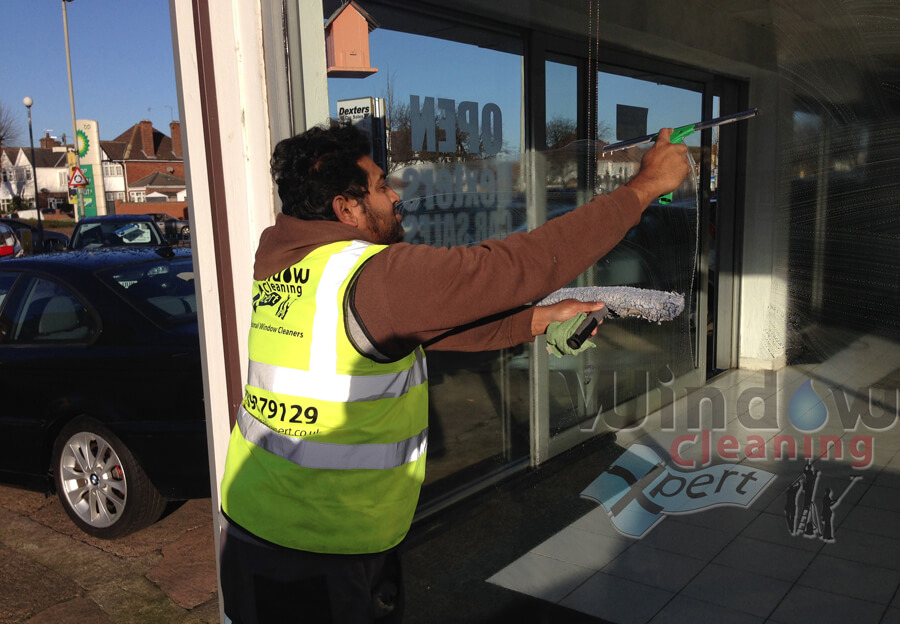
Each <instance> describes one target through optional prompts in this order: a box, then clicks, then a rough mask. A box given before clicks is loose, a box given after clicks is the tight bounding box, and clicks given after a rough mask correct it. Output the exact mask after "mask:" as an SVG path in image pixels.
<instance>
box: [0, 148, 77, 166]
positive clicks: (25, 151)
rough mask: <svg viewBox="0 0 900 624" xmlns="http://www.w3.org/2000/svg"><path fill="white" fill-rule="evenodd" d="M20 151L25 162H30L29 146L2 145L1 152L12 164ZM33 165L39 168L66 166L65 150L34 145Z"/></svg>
mask: <svg viewBox="0 0 900 624" xmlns="http://www.w3.org/2000/svg"><path fill="white" fill-rule="evenodd" d="M20 150H21V152H22V157H23V158H24V159H25V162H27V163H28V164H31V148H30V147H4V148H3V152H4V153H5V154H6V156H7V157H8V158H9V160H10V162H12V163H13V164H15V163H16V159H17V158H18V154H19V151H20ZM34 160H35V163H34V166H35V167H40V168H50V169H52V168H55V167H65V166H66V153H65V152H56V151H53V149H48V148H43V147H36V148H34Z"/></svg>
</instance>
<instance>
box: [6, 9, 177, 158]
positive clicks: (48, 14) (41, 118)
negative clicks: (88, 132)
mask: <svg viewBox="0 0 900 624" xmlns="http://www.w3.org/2000/svg"><path fill="white" fill-rule="evenodd" d="M0 4H2V10H3V19H2V20H0V42H2V43H3V54H2V58H3V63H2V69H0V102H2V103H3V106H4V108H9V109H10V110H12V112H13V113H14V114H15V115H17V116H18V115H20V114H21V124H20V129H21V130H22V133H21V136H20V141H19V143H20V144H21V145H27V143H28V122H27V112H26V109H25V106H24V105H23V104H22V98H24V97H25V96H30V97H31V98H32V99H34V105H33V106H32V109H31V117H32V126H33V129H34V140H35V144H37V143H38V140H39V139H40V137H42V136H44V131H45V129H49V130H51V132H50V134H51V135H55V136H58V137H62V135H63V133H65V135H66V137H67V139H69V140H71V136H72V112H71V108H70V106H69V83H68V76H67V72H66V48H65V38H64V35H63V15H62V2H61V1H60V0H0ZM66 12H67V13H68V22H69V50H70V53H71V56H72V80H73V84H74V87H75V113H76V115H77V117H78V118H79V119H95V120H97V122H98V123H99V126H100V138H101V139H103V140H109V139H113V138H115V137H117V136H118V135H119V134H121V133H122V132H124V131H125V130H127V129H128V128H129V127H131V126H132V125H134V124H136V123H138V122H139V121H140V120H141V119H150V120H151V121H152V122H153V125H154V126H155V127H156V128H157V129H159V130H160V131H162V132H163V133H165V134H169V122H170V121H172V119H178V95H177V92H176V88H175V67H174V58H173V52H172V30H171V26H170V22H169V3H168V0H74V2H69V3H67V5H66ZM148 109H149V111H148Z"/></svg>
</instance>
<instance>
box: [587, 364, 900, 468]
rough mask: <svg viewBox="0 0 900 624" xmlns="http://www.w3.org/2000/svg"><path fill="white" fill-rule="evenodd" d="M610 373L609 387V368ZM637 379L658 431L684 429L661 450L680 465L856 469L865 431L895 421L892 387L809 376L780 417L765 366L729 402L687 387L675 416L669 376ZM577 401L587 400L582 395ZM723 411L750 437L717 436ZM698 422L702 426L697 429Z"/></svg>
mask: <svg viewBox="0 0 900 624" xmlns="http://www.w3.org/2000/svg"><path fill="white" fill-rule="evenodd" d="M611 375H612V376H613V378H614V379H613V381H612V383H613V384H614V383H615V381H616V380H615V373H614V372H613V373H611ZM640 377H641V378H642V379H643V380H644V383H646V385H647V388H646V392H647V393H650V392H651V391H653V390H654V389H655V390H658V391H659V392H660V393H661V394H662V397H663V402H664V403H667V405H665V406H664V407H662V408H661V409H660V410H659V414H660V429H661V430H662V431H676V429H677V430H679V431H685V430H686V431H687V432H686V433H683V434H682V435H679V436H677V437H675V438H674V439H673V440H672V442H671V444H670V447H669V454H670V456H671V458H672V462H673V463H674V464H675V465H676V466H679V467H681V468H688V469H691V468H700V467H703V466H708V465H710V464H711V463H712V462H713V460H724V461H730V462H734V461H741V460H743V459H750V460H754V459H755V460H768V459H774V460H796V459H801V458H806V459H819V460H837V461H849V462H850V464H851V465H852V466H853V468H855V469H857V470H864V469H866V468H869V467H871V466H872V463H873V461H874V455H875V437H874V436H873V435H872V434H873V432H879V431H886V430H888V429H891V428H892V427H894V426H895V425H896V424H897V421H898V419H900V389H897V388H890V387H883V388H882V387H870V388H865V387H863V388H858V389H856V390H852V389H849V388H842V387H833V388H832V387H829V386H828V385H827V384H825V383H820V382H818V381H817V382H816V383H815V386H814V385H813V381H812V380H807V381H806V382H805V383H803V384H802V385H800V387H798V388H797V390H795V391H794V393H793V394H792V395H791V397H790V400H789V402H788V405H787V410H786V411H787V414H786V418H785V415H784V413H783V412H784V411H785V410H784V407H783V406H781V405H779V404H778V402H777V397H778V376H777V373H775V372H774V371H765V372H764V373H763V385H762V386H761V387H752V386H751V387H748V388H746V389H744V390H743V391H742V392H741V393H740V395H738V398H737V402H736V404H735V405H733V406H729V405H728V400H727V399H726V397H725V394H723V392H722V390H720V389H718V388H715V387H711V386H707V387H702V388H687V391H688V394H687V409H686V412H687V414H686V415H683V414H680V413H677V412H678V411H679V408H678V405H679V404H677V403H676V398H677V397H676V396H675V389H674V388H673V387H672V385H673V384H672V382H673V381H674V380H673V379H670V380H669V381H667V382H666V381H662V380H660V384H659V386H658V387H657V388H650V387H649V386H650V381H649V380H650V376H649V373H646V372H643V373H641V375H640ZM600 383H601V384H603V383H605V381H601V382H600ZM612 387H615V385H613V386H612ZM583 398H584V399H585V404H586V405H587V404H588V402H589V401H588V400H587V397H583ZM729 408H731V409H729ZM728 414H730V415H732V416H735V417H736V421H737V424H738V425H740V427H742V428H743V430H744V431H743V432H741V433H742V434H743V433H745V432H747V431H749V432H750V434H749V435H732V434H730V433H725V431H726V429H727V428H728V427H726V422H728V421H730V420H732V418H726V415H728ZM601 416H602V417H603V421H604V423H605V424H606V425H607V426H608V427H610V428H612V429H635V428H638V427H642V426H643V425H644V423H646V421H647V419H648V418H649V414H645V415H644V416H643V417H641V418H640V419H639V420H638V421H637V422H629V419H628V418H627V417H625V416H623V415H620V414H618V413H617V412H616V410H615V409H612V410H604V409H603V407H602V406H601V407H600V410H599V411H598V412H597V417H596V418H595V419H594V421H593V423H592V425H591V427H590V428H591V429H593V428H595V427H596V426H597V424H598V423H599V420H600V417H601ZM632 418H633V417H632ZM701 420H703V421H705V422H707V423H709V426H708V427H703V426H701ZM676 421H677V422H678V426H677V427H676ZM826 427H827V430H826ZM731 428H732V430H733V428H734V423H732V424H731ZM850 434H852V435H850ZM698 446H699V450H700V453H699V457H697V453H696V451H697V450H698V448H697V447H698Z"/></svg>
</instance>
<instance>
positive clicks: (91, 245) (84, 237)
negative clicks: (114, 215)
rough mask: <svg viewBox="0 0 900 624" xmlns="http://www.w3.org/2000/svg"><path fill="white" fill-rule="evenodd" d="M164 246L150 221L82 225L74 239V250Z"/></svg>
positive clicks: (104, 222) (102, 222) (103, 222)
mask: <svg viewBox="0 0 900 624" xmlns="http://www.w3.org/2000/svg"><path fill="white" fill-rule="evenodd" d="M162 244H163V241H162V239H161V238H160V236H159V232H158V230H157V229H156V227H154V225H153V224H152V223H151V222H149V221H131V222H127V221H100V222H95V223H81V224H79V226H78V228H77V229H76V231H75V233H74V235H73V238H72V247H73V248H74V249H96V248H98V247H120V246H129V245H162Z"/></svg>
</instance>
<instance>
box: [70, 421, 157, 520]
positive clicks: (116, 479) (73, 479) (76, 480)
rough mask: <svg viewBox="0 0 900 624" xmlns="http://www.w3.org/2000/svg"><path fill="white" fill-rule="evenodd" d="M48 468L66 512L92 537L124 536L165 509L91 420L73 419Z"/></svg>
mask: <svg viewBox="0 0 900 624" xmlns="http://www.w3.org/2000/svg"><path fill="white" fill-rule="evenodd" d="M53 466H54V468H53V472H54V478H55V481H56V490H57V494H58V496H59V499H60V500H61V501H62V504H63V507H64V508H65V510H66V513H67V514H68V515H69V517H70V518H71V519H72V520H73V521H74V522H75V524H76V525H78V527H79V528H81V529H82V530H83V531H84V532H85V533H88V534H89V535H93V536H94V537H101V538H114V537H121V536H123V535H127V534H129V533H132V532H134V531H137V530H138V529H141V528H144V527H145V526H148V525H150V524H152V523H153V522H155V521H156V520H157V519H158V518H159V516H160V515H161V514H162V512H163V510H164V509H165V505H166V500H165V499H164V498H162V497H161V496H160V495H159V492H158V491H157V490H156V488H155V487H154V486H153V484H152V483H151V482H150V480H149V479H148V478H147V475H146V474H145V473H144V471H143V470H142V469H141V466H140V464H139V463H138V462H137V460H136V459H135V458H134V456H133V455H132V454H131V452H130V451H129V450H128V448H127V447H126V446H125V445H124V444H123V443H122V441H121V440H119V438H118V437H117V436H116V435H115V434H113V433H112V432H111V431H109V430H107V429H106V428H105V427H103V426H102V425H101V424H100V423H98V422H96V421H94V420H92V419H89V418H79V419H76V420H74V421H72V422H71V423H69V425H67V426H66V427H65V428H64V429H63V430H62V432H61V433H60V435H59V437H58V438H57V441H56V445H55V447H54V464H53Z"/></svg>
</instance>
